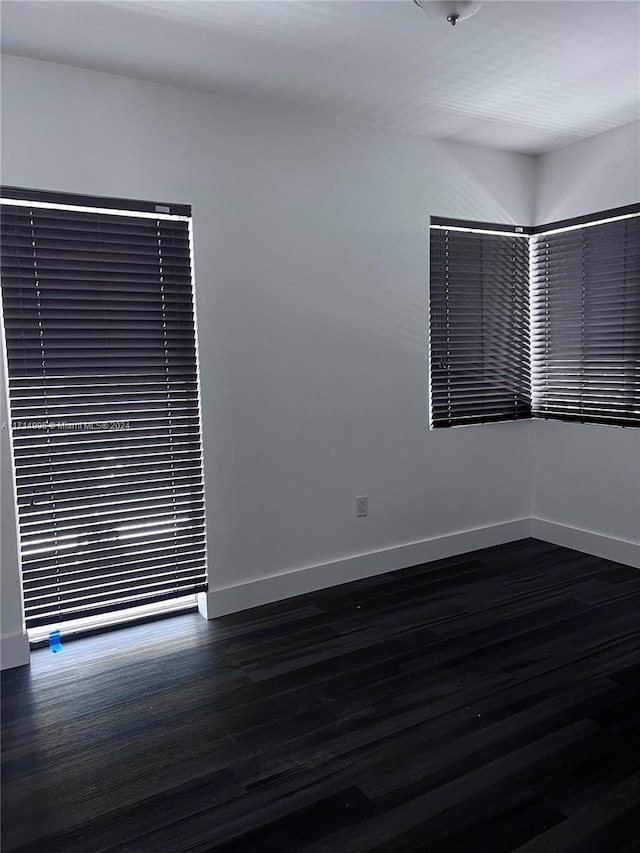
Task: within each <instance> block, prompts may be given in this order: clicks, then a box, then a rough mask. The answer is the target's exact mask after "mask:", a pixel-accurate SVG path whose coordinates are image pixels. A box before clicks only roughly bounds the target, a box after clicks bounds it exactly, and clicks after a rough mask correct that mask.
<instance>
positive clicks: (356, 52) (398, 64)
mask: <svg viewBox="0 0 640 853" xmlns="http://www.w3.org/2000/svg"><path fill="white" fill-rule="evenodd" d="M425 2H429V0H425ZM0 14H1V25H2V31H1V36H2V50H3V52H5V53H11V54H16V55H20V56H27V57H32V58H36V59H44V60H49V61H52V62H60V63H64V64H67V65H77V66H81V67H85V68H93V69H96V70H100V71H108V72H112V73H115V74H122V75H126V76H130V77H137V78H140V79H143V80H151V81H156V82H159V83H166V84H170V85H174V86H180V87H185V88H190V89H196V90H199V91H205V92H213V93H227V94H231V95H234V96H241V97H249V98H254V99H260V100H261V101H263V102H269V101H272V102H278V103H282V104H289V105H294V106H299V107H303V108H305V109H307V110H313V111H317V112H321V113H322V114H323V115H330V116H331V117H332V118H335V119H336V120H346V121H350V122H353V121H357V122H360V123H361V122H365V123H367V124H371V125H374V126H377V127H383V128H387V129H390V130H396V131H403V132H407V133H415V134H422V135H424V136H429V137H433V138H438V139H453V140H459V141H465V142H473V143H479V144H481V145H489V146H496V147H499V148H505V149H511V150H514V151H524V152H527V153H541V152H544V151H548V150H551V149H552V148H556V147H559V146H562V145H566V144H568V143H570V142H574V141H576V140H579V139H584V138H587V137H589V136H593V135H595V134H597V133H601V132H602V131H605V130H609V129H611V128H614V127H618V126H620V125H623V124H627V123H628V122H630V121H633V120H635V119H637V118H639V117H640V2H618V1H617V0H599V1H598V0H546V2H545V0H493V2H486V3H484V4H483V6H482V8H481V9H480V10H479V11H478V12H477V14H476V15H475V16H474V17H473V18H471V19H469V20H468V21H465V22H463V23H461V24H459V25H458V26H456V27H455V28H454V27H451V26H450V25H449V24H448V23H447V22H446V21H445V20H444V19H443V18H439V17H432V16H431V15H430V14H425V12H423V11H422V10H421V9H419V8H418V7H417V6H415V5H414V4H413V3H412V2H411V0H386V2H383V0H379V2H373V0H369V2H350V0H333V1H332V2H331V1H330V0H261V2H254V0H231V1H230V2H229V0H124V2H123V1H122V0H120V2H111V0H110V1H109V2H104V0H65V2H60V1H59V0H44V2H36V0H3V2H2V4H1V7H0Z"/></svg>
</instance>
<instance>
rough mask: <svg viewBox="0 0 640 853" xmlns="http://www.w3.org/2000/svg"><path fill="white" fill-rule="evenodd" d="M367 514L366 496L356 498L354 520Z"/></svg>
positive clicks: (367, 502)
mask: <svg viewBox="0 0 640 853" xmlns="http://www.w3.org/2000/svg"><path fill="white" fill-rule="evenodd" d="M368 512H369V498H368V497H367V496H366V495H360V497H357V498H356V518H362V517H363V516H365V515H366V514H367V513H368Z"/></svg>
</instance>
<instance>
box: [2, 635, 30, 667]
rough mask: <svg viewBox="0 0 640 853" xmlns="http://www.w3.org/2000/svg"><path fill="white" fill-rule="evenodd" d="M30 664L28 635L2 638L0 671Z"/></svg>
mask: <svg viewBox="0 0 640 853" xmlns="http://www.w3.org/2000/svg"><path fill="white" fill-rule="evenodd" d="M28 663H29V638H28V637H27V635H26V634H9V635H8V636H6V637H0V664H1V666H0V669H13V667H15V666H26V664H28Z"/></svg>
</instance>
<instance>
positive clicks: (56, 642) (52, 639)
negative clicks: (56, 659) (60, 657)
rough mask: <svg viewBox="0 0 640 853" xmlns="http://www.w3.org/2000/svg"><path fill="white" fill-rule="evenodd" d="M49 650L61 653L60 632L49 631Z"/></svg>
mask: <svg viewBox="0 0 640 853" xmlns="http://www.w3.org/2000/svg"><path fill="white" fill-rule="evenodd" d="M49 648H50V649H51V651H52V652H61V651H62V641H61V640H60V631H51V632H50V633H49Z"/></svg>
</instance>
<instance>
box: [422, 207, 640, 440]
mask: <svg viewBox="0 0 640 853" xmlns="http://www.w3.org/2000/svg"><path fill="white" fill-rule="evenodd" d="M430 230H431V240H430V243H431V278H430V281H431V296H430V342H431V358H430V364H431V370H430V377H431V385H430V387H431V412H430V415H431V426H432V427H447V426H456V425H464V424H474V423H487V422H491V421H500V420H517V419H520V418H527V417H531V416H533V417H542V418H556V419H561V420H573V421H580V422H585V423H602V424H616V425H619V426H640V205H633V206H629V207H627V208H619V209H617V210H614V211H607V212H605V213H602V214H594V215H592V216H586V217H581V218H580V219H577V220H570V221H564V222H556V223H551V224H549V225H541V226H537V227H535V228H527V227H519V228H516V227H514V226H505V225H493V224H487V223H471V222H460V221H454V220H444V219H435V218H433V219H432V224H431V229H430ZM529 300H530V303H531V304H530V307H529ZM529 311H530V317H529Z"/></svg>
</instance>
